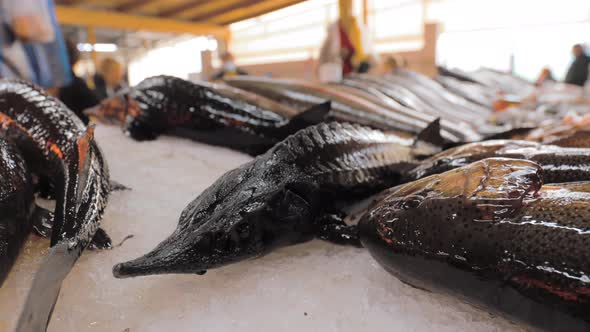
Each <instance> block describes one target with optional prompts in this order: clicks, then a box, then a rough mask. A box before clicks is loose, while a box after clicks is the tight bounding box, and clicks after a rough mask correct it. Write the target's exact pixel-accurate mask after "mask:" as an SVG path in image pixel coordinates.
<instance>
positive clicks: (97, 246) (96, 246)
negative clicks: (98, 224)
mask: <svg viewBox="0 0 590 332" xmlns="http://www.w3.org/2000/svg"><path fill="white" fill-rule="evenodd" d="M88 249H90V250H106V249H113V241H112V240H111V237H110V236H109V235H108V234H107V232H106V231H105V230H104V229H102V228H99V229H97V230H96V233H94V237H93V238H92V241H90V244H89V245H88Z"/></svg>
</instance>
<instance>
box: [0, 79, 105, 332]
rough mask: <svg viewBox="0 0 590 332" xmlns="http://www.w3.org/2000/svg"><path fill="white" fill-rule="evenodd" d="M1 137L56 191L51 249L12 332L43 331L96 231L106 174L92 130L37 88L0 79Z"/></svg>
mask: <svg viewBox="0 0 590 332" xmlns="http://www.w3.org/2000/svg"><path fill="white" fill-rule="evenodd" d="M0 135H2V136H4V137H7V138H8V139H10V140H11V141H13V142H15V144H16V145H17V146H18V147H19V149H20V151H21V152H22V154H23V157H24V159H25V161H26V163H27V165H28V166H29V167H30V170H31V171H32V172H33V173H34V174H35V175H37V176H38V177H41V178H46V179H49V181H51V182H53V184H54V186H55V188H56V193H55V195H56V207H55V211H54V213H55V214H54V218H53V231H52V234H51V248H50V250H49V253H48V254H47V256H46V257H45V259H44V261H43V263H42V265H41V267H40V269H39V271H38V272H37V274H36V276H35V278H34V280H33V286H32V288H31V291H30V293H29V296H28V298H27V302H26V304H25V307H24V309H23V312H22V314H21V317H20V319H19V323H18V327H17V331H44V330H45V329H46V327H47V324H48V323H49V319H50V316H51V312H52V310H53V306H54V305H55V302H56V301H57V297H58V295H59V290H60V288H61V283H62V281H63V279H64V278H65V276H66V275H67V274H68V272H69V271H70V269H71V267H72V266H73V264H74V263H75V262H76V260H77V259H78V257H79V256H80V254H81V253H82V251H83V250H84V248H86V246H87V245H88V244H89V243H90V242H91V240H92V239H93V236H94V235H95V233H96V232H97V230H98V227H99V223H100V221H101V219H102V215H103V212H104V209H105V207H106V203H107V199H108V195H109V186H110V184H109V174H108V168H107V165H106V162H105V160H104V159H103V157H102V153H101V151H100V148H99V147H98V144H97V143H96V141H95V140H94V138H93V127H89V128H86V127H85V126H84V124H83V123H82V121H81V120H80V119H79V118H78V117H77V116H76V115H75V114H74V113H73V112H72V111H70V110H69V109H68V108H67V107H66V106H65V105H64V104H62V103H61V102H60V101H58V100H57V99H55V98H53V97H51V96H48V95H46V94H45V93H44V92H43V91H42V90H41V89H40V88H37V87H36V86H34V85H32V84H30V83H26V82H22V81H11V80H2V81H0Z"/></svg>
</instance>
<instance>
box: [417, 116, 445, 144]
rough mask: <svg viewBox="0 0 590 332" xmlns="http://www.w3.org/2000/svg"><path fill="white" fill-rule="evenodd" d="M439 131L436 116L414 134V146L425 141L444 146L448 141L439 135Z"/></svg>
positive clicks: (438, 119)
mask: <svg viewBox="0 0 590 332" xmlns="http://www.w3.org/2000/svg"><path fill="white" fill-rule="evenodd" d="M440 131H441V129H440V118H436V120H434V121H432V122H431V123H429V124H428V126H426V128H424V129H423V130H422V131H421V132H420V133H419V134H418V135H417V136H416V140H415V141H414V146H416V145H418V144H419V143H420V142H426V143H430V144H433V145H435V146H438V147H445V146H446V145H447V143H448V142H447V140H446V139H445V138H443V137H442V136H441V134H440Z"/></svg>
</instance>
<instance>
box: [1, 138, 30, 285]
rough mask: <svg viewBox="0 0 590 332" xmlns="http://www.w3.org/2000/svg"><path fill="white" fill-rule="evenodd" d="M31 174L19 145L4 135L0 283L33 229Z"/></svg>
mask: <svg viewBox="0 0 590 332" xmlns="http://www.w3.org/2000/svg"><path fill="white" fill-rule="evenodd" d="M34 207H35V204H34V197H33V183H32V179H31V174H30V172H29V170H28V168H27V165H26V164H25V161H24V159H23V158H22V156H21V155H20V152H19V151H18V149H17V148H16V147H15V146H14V145H13V144H12V143H10V142H8V141H6V140H4V139H3V138H0V286H2V283H3V282H4V280H5V279H6V276H7V274H8V272H9V271H10V269H11V267H12V265H13V264H14V262H15V260H16V257H17V256H18V253H19V252H20V249H21V247H22V245H23V243H24V241H25V239H26V236H27V235H28V233H29V231H30V229H31V219H32V218H31V217H32V215H33V211H34Z"/></svg>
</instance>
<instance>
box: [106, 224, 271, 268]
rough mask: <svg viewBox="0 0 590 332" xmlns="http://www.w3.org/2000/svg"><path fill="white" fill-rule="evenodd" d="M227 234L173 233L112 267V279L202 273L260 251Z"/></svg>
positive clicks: (233, 235)
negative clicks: (138, 254)
mask: <svg viewBox="0 0 590 332" xmlns="http://www.w3.org/2000/svg"><path fill="white" fill-rule="evenodd" d="M235 236H236V235H235V234H232V233H231V232H220V231H218V232H211V233H210V232H207V233H201V234H194V233H189V234H188V235H187V234H186V233H183V232H179V231H175V232H174V233H173V234H172V235H171V236H170V237H168V238H167V239H166V240H164V241H163V242H162V243H160V244H159V245H158V246H156V248H154V249H153V250H152V251H150V252H149V253H147V254H145V255H143V256H141V257H139V258H136V259H134V260H131V261H127V262H123V263H119V264H116V265H115V266H114V267H113V276H114V277H115V278H119V279H122V278H131V277H139V276H148V275H157V274H199V275H202V274H204V273H205V272H206V271H207V270H209V269H213V268H218V267H221V266H224V265H227V264H231V263H235V262H238V261H241V260H245V259H248V258H251V257H254V256H257V255H258V254H259V252H260V251H261V250H259V248H256V247H250V246H248V245H247V244H243V245H242V244H241V243H239V241H236V238H235Z"/></svg>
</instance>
